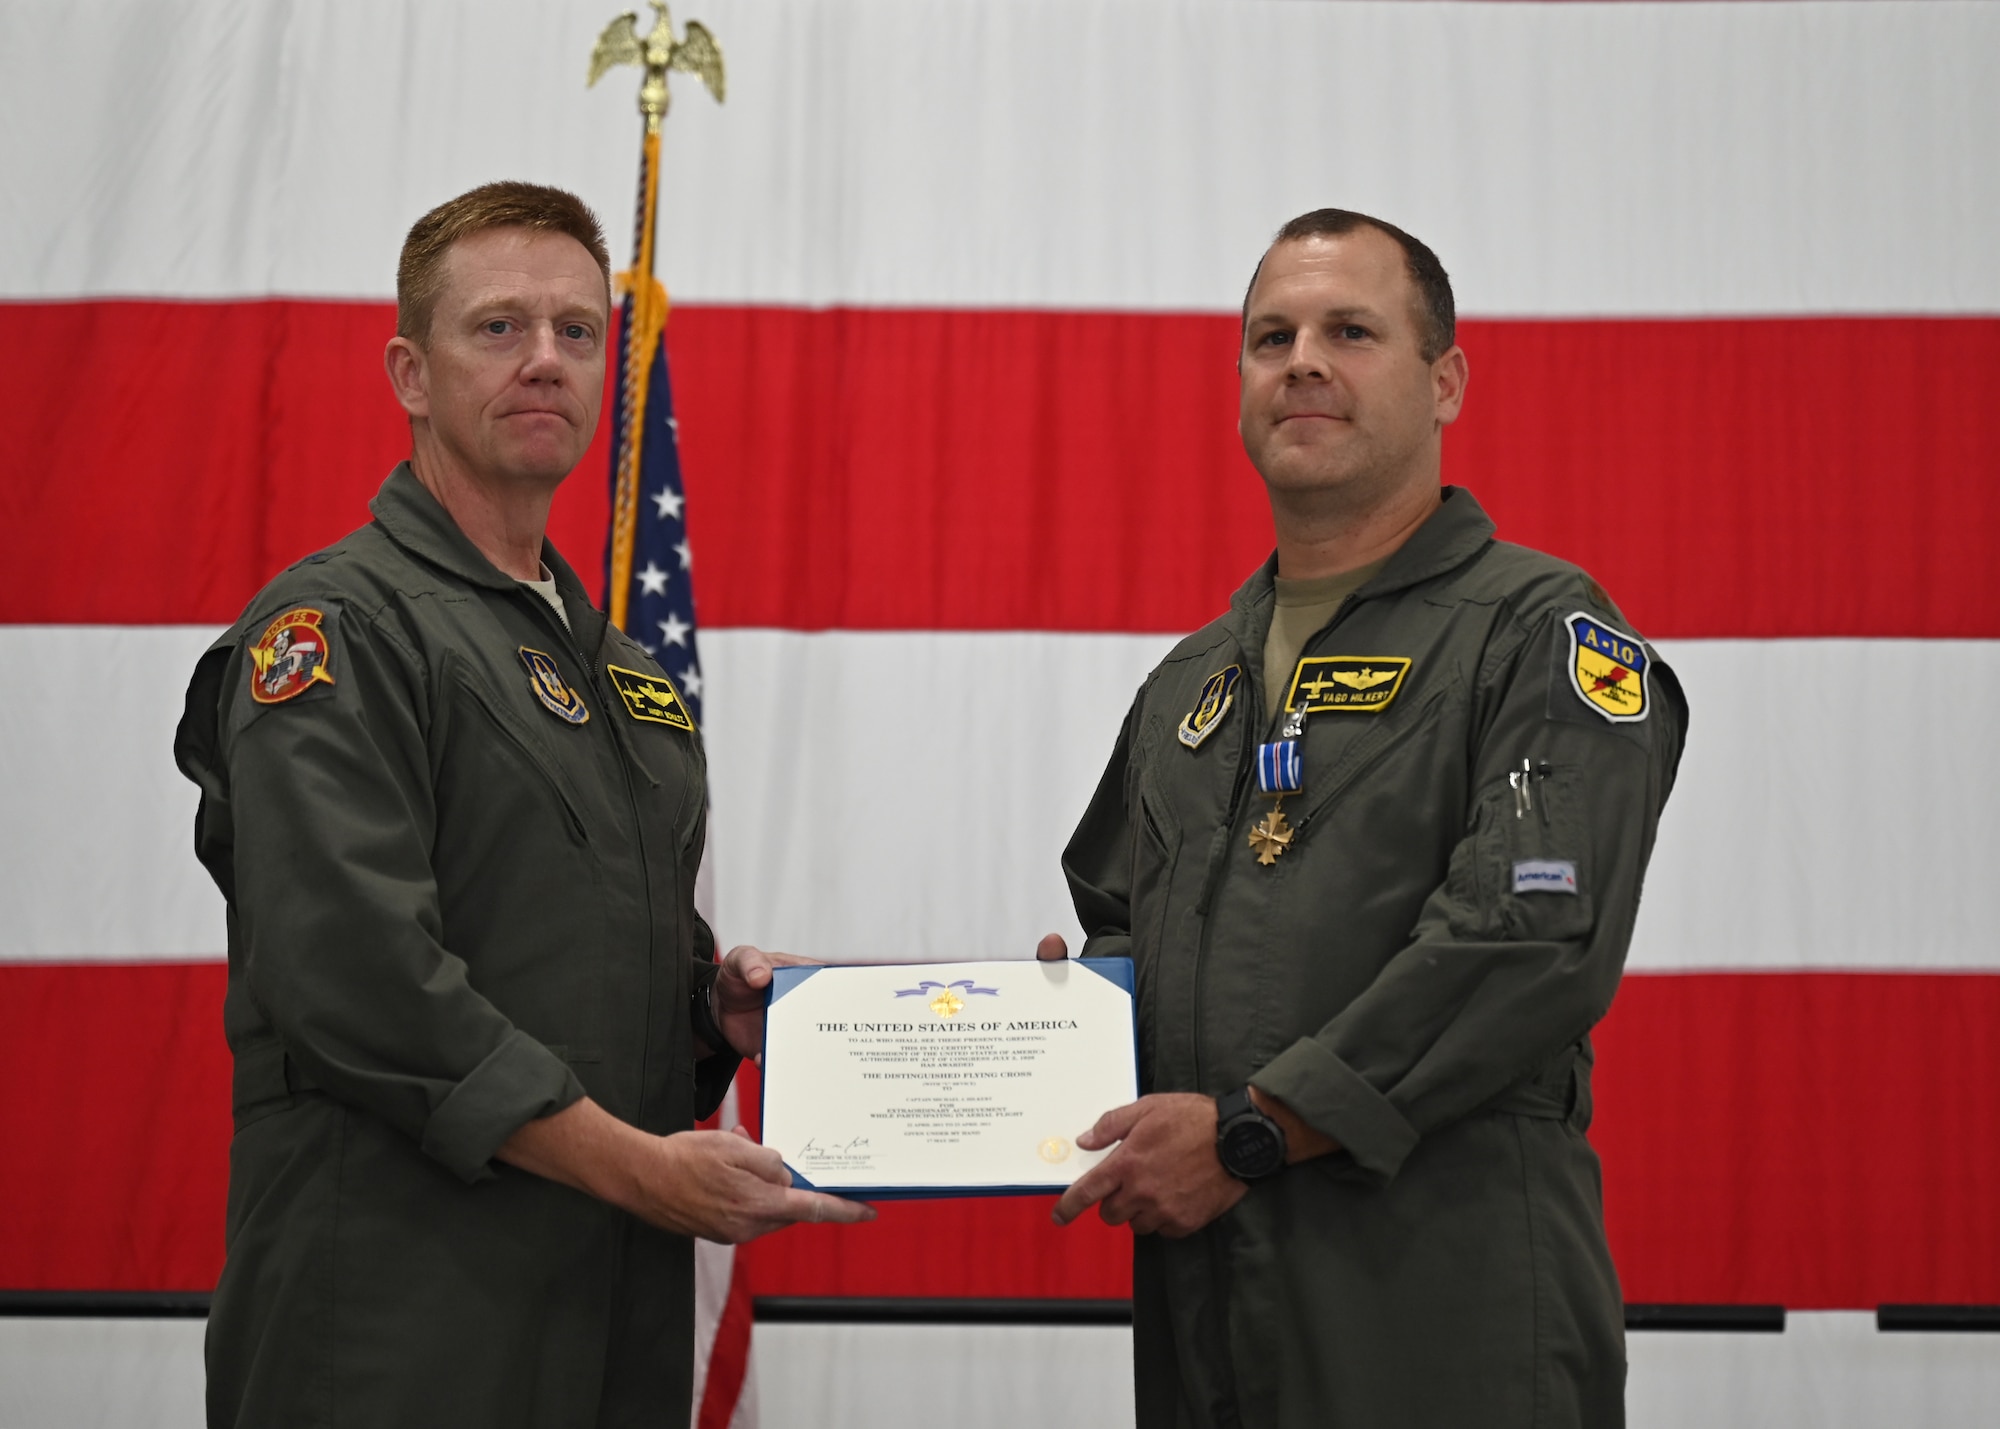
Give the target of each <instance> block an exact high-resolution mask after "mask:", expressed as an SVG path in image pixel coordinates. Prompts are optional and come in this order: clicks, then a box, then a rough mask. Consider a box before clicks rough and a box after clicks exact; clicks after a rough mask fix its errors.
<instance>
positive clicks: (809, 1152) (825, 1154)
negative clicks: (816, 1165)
mask: <svg viewBox="0 0 2000 1429" xmlns="http://www.w3.org/2000/svg"><path fill="white" fill-rule="evenodd" d="M870 1149H871V1148H870V1147H869V1144H868V1138H867V1137H865V1136H857V1137H855V1138H853V1139H852V1140H850V1141H842V1142H836V1143H834V1144H833V1145H830V1146H822V1145H821V1144H820V1141H819V1138H818V1137H816V1136H808V1137H807V1138H806V1144H805V1145H804V1146H801V1147H800V1148H799V1160H801V1161H804V1160H806V1159H807V1158H809V1157H810V1158H812V1159H813V1160H816V1161H830V1160H834V1159H837V1158H840V1157H847V1156H853V1155H856V1154H857V1153H861V1152H866V1151H869V1150H870Z"/></svg>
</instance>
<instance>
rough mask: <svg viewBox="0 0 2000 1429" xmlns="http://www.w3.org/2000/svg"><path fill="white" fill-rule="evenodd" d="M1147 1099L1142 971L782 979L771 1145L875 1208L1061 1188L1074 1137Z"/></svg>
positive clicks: (1077, 1171) (1049, 968)
mask: <svg viewBox="0 0 2000 1429" xmlns="http://www.w3.org/2000/svg"><path fill="white" fill-rule="evenodd" d="M1138 1095H1139V1059H1138V1044H1137V1032H1136V1024H1135V1023H1134V1020H1133V1015H1132V960H1131V959H1130V958H1086V959H1077V960H1073V961H1065V962H1028V961H1020V962H985V963H921V964H907V965H891V966H884V965H879V964H870V965H866V966H855V965H842V966H833V967H811V968H779V969H777V971H776V973H775V975H774V976H773V978H772V981H771V991H770V1001H769V1003H768V1005H767V1007H766V1009H765V1014H764V1115H763V1124H764V1144H765V1145H766V1146H770V1147H774V1148H776V1149H777V1151H778V1152H780V1153H781V1154H782V1155H783V1156H784V1158H785V1164H786V1165H787V1166H788V1167H790V1168H791V1172H792V1178H793V1184H795V1185H799V1186H805V1187H810V1188H812V1189H815V1190H821V1191H831V1192H834V1193H836V1194H838V1195H843V1196H854V1197H859V1198H866V1199H873V1200H887V1199H895V1198H899V1197H900V1198H916V1197H936V1196H1008V1195H1037V1194H1043V1193H1047V1192H1054V1191H1061V1190H1063V1189H1064V1188H1065V1187H1067V1186H1068V1185H1069V1184H1070V1183H1071V1182H1072V1181H1074V1180H1076V1178H1077V1177H1078V1176H1080V1175H1082V1174H1083V1173H1084V1172H1085V1171H1087V1170H1089V1169H1090V1168H1091V1167H1092V1166H1094V1165H1096V1164H1097V1163H1098V1162H1099V1161H1101V1160H1103V1159H1104V1157H1105V1156H1107V1155H1108V1154H1109V1152H1106V1151H1085V1150H1083V1149H1082V1148H1080V1147H1079V1146H1077V1144H1076V1138H1077V1135H1078V1134H1079V1133H1081V1132H1083V1131H1085V1130H1087V1129H1088V1128H1089V1127H1090V1126H1091V1124H1092V1123H1093V1122H1095V1121H1096V1120H1097V1118H1098V1117H1100V1116H1102V1115H1103V1114H1104V1113H1105V1112H1107V1111H1109V1110H1111V1109H1112V1108H1113V1107H1118V1106H1123V1105H1125V1104H1126V1103H1127V1102H1131V1101H1134V1100H1136V1099H1137V1098H1138Z"/></svg>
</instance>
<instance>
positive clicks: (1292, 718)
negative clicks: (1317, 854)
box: [1250, 673, 1306, 868]
mask: <svg viewBox="0 0 2000 1429" xmlns="http://www.w3.org/2000/svg"><path fill="white" fill-rule="evenodd" d="M1292 682H1293V683H1294V684H1296V683H1298V675H1297V674H1296V673H1294V674H1293V676H1292ZM1305 733H1306V708H1305V706H1303V705H1300V706H1298V707H1297V708H1296V709H1294V708H1292V707H1291V706H1289V705H1288V706H1286V714H1285V724H1284V727H1283V728H1282V729H1280V730H1279V731H1278V734H1279V737H1278V738H1277V739H1274V740H1271V741H1269V742H1268V743H1264V744H1260V745H1258V746H1257V792H1258V793H1260V794H1266V795H1269V796H1270V797H1271V799H1272V801H1273V802H1272V804H1271V812H1270V813H1268V814H1266V815H1264V817H1263V819H1262V820H1260V821H1259V822H1258V823H1257V824H1255V825H1253V826H1252V828H1251V830H1250V847H1251V848H1253V849H1255V850H1256V851H1257V862H1259V863H1261V864H1263V865H1264V866H1265V867H1266V868H1269V867H1270V866H1271V865H1272V864H1274V863H1276V862H1277V861H1278V855H1279V854H1281V853H1283V852H1284V851H1285V850H1286V849H1288V848H1290V847H1291V846H1292V836H1293V835H1294V834H1295V833H1297V832H1298V831H1297V830H1296V829H1294V828H1293V827H1292V826H1291V825H1290V824H1289V823H1287V822H1286V821H1285V795H1287V794H1296V793H1298V792H1299V790H1301V789H1303V788H1304V787H1305V759H1304V757H1303V756H1302V755H1301V754H1300V752H1299V747H1300V745H1301V743H1302V742H1303V741H1304V739H1305Z"/></svg>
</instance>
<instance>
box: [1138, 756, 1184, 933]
mask: <svg viewBox="0 0 2000 1429" xmlns="http://www.w3.org/2000/svg"><path fill="white" fill-rule="evenodd" d="M1134 802H1135V803H1136V804H1137V806H1138V807H1137V814H1138V824H1139V835H1138V837H1137V838H1136V839H1134V840H1133V846H1132V906H1133V907H1134V908H1150V909H1152V910H1154V915H1153V917H1152V918H1151V920H1149V925H1148V926H1147V927H1146V928H1144V929H1140V928H1134V929H1133V932H1134V933H1139V934H1143V936H1144V937H1145V939H1146V941H1147V942H1148V943H1149V944H1150V945H1151V946H1153V947H1158V946H1159V939H1160V936H1161V929H1162V927H1163V926H1164V924H1165V922H1166V917H1167V912H1168V905H1169V904H1170V903H1171V901H1172V899H1171V894H1172V890H1173V879H1174V865H1175V863H1176V862H1177V861H1178V859H1179V857H1180V848H1181V835H1180V828H1179V826H1178V825H1177V824H1176V823H1175V822H1174V818H1173V813H1172V811H1171V810H1170V809H1169V808H1168V807H1167V802H1166V800H1164V799H1163V798H1161V797H1160V795H1159V794H1158V793H1157V792H1156V791H1155V790H1154V789H1153V788H1152V781H1151V779H1150V778H1149V777H1148V776H1146V775H1143V774H1142V775H1141V776H1140V778H1139V781H1138V797H1137V799H1136V800H1135V801H1134Z"/></svg>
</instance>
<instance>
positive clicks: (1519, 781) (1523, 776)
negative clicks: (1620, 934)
mask: <svg viewBox="0 0 2000 1429" xmlns="http://www.w3.org/2000/svg"><path fill="white" fill-rule="evenodd" d="M1523 763H1524V767H1523V768H1520V769H1517V770H1513V771H1510V774H1509V776H1508V778H1507V779H1506V780H1504V781H1502V782H1499V783H1496V784H1494V785H1492V786H1491V787H1489V788H1488V789H1486V790H1485V791H1484V793H1483V794H1482V796H1481V798H1480V801H1479V806H1478V810H1477V812H1476V814H1475V816H1474V829H1473V837H1472V840H1471V853H1472V857H1471V858H1470V859H1469V860H1468V859H1465V858H1463V857H1461V858H1459V859H1455V860H1454V867H1453V870H1452V882H1453V885H1454V887H1453V891H1454V893H1456V894H1457V895H1458V897H1456V898H1454V900H1453V901H1454V904H1455V905H1456V915H1455V918H1454V921H1462V922H1463V923H1464V924H1465V925H1466V926H1465V927H1464V928H1462V930H1461V931H1463V932H1468V933H1473V934H1475V935H1484V936H1499V937H1503V938H1507V939H1510V940H1545V941H1557V942H1560V941H1568V940H1572V939H1576V938H1581V937H1585V936H1587V935H1588V934H1589V932H1590V930H1591V927H1592V926H1593V924H1594V923H1595V921H1596V909H1595V900H1594V899H1593V897H1592V888H1593V874H1594V872H1595V870H1594V869H1593V868H1592V867H1591V857H1590V845H1589V823H1588V820H1586V819H1585V818H1584V816H1583V805H1582V802H1581V800H1582V798H1583V790H1582V788H1581V784H1580V774H1579V771H1578V770H1577V769H1576V768H1575V767H1574V766H1573V765H1564V764H1556V763H1551V762H1548V761H1536V760H1528V761H1523ZM1464 852H1465V850H1463V849H1461V854H1463V853H1464Z"/></svg>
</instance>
